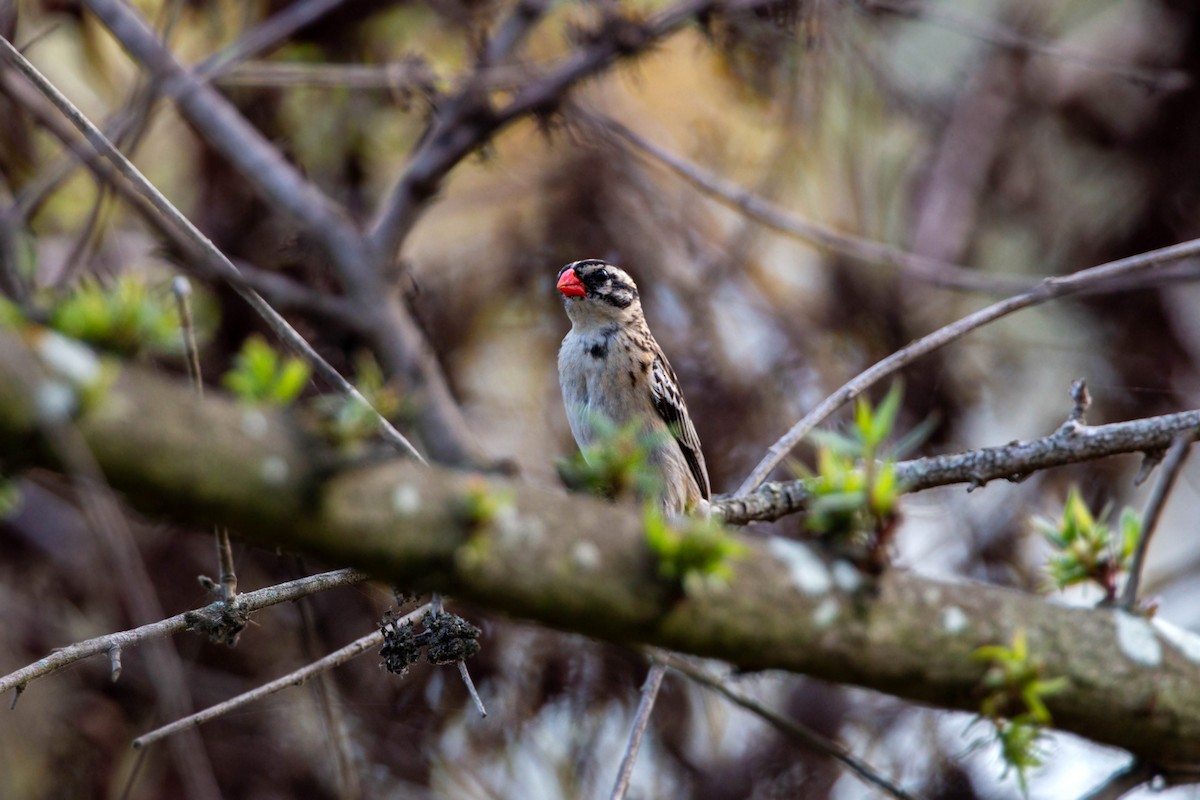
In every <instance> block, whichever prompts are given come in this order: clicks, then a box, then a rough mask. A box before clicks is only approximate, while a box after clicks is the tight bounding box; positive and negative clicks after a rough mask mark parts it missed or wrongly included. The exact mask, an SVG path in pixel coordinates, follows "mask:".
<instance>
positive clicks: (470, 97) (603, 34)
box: [371, 0, 768, 256]
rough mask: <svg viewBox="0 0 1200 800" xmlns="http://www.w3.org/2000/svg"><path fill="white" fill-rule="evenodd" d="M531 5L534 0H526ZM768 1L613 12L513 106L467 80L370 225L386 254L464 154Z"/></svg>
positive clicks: (709, 0) (684, 2)
mask: <svg viewBox="0 0 1200 800" xmlns="http://www.w3.org/2000/svg"><path fill="white" fill-rule="evenodd" d="M525 2H530V0H525ZM767 2H768V0H737V2H721V0H681V2H678V3H676V4H675V5H672V6H670V7H668V8H666V9H664V10H663V11H660V12H659V13H657V14H655V15H654V16H652V17H651V18H650V19H649V20H647V21H646V22H645V23H638V22H634V21H631V20H628V19H625V18H622V17H619V16H609V17H607V18H606V21H605V22H604V23H603V25H604V27H602V28H601V29H600V30H599V31H597V33H596V35H595V36H593V37H592V39H591V40H590V41H589V42H587V43H586V44H584V45H582V46H580V47H577V48H575V49H574V50H573V51H572V52H571V54H570V55H569V56H566V57H565V58H563V59H562V61H560V62H559V63H558V64H557V65H556V66H554V67H552V68H550V69H549V70H548V71H547V72H546V73H545V74H544V75H542V76H541V77H539V78H537V79H535V80H533V81H531V82H530V83H528V84H527V85H525V86H524V87H522V88H521V89H519V90H518V91H517V92H516V93H515V95H514V96H513V98H512V99H511V100H510V101H509V102H508V104H507V105H505V106H503V107H502V108H495V107H494V106H492V104H491V102H490V100H489V99H488V98H487V96H486V94H484V93H483V92H480V91H478V88H477V87H475V86H474V85H473V84H470V83H469V84H468V85H467V87H466V88H464V89H463V90H462V91H461V92H460V93H459V94H458V95H456V96H455V97H454V98H453V99H452V100H451V101H450V102H449V103H448V104H447V105H446V109H445V110H444V111H443V112H442V114H441V115H440V116H439V117H438V118H437V119H436V120H435V121H434V122H433V124H432V126H431V127H430V129H429V130H427V131H426V132H425V136H424V137H423V138H422V141H421V144H420V145H419V146H418V147H417V149H416V150H415V151H414V152H413V154H412V156H411V157H410V158H409V161H408V166H407V167H405V170H404V173H403V174H402V175H401V176H400V179H399V180H398V181H397V182H396V185H395V186H394V187H393V189H392V191H391V193H390V195H389V196H388V199H387V201H386V203H385V204H384V205H383V207H382V208H381V209H380V211H379V213H378V214H377V215H376V217H375V220H374V222H373V224H372V226H371V241H372V242H373V243H374V245H375V248H376V249H377V250H378V251H379V252H380V253H383V254H385V255H387V256H392V255H394V254H395V253H397V252H398V251H399V249H400V246H401V245H402V244H403V242H404V240H405V238H406V237H407V236H408V233H409V231H411V230H412V227H413V226H414V225H415V224H416V222H417V219H418V218H419V216H420V214H421V212H422V211H424V209H425V207H426V206H427V204H428V202H429V200H430V199H431V198H432V197H433V196H434V195H435V194H436V193H437V191H438V188H439V187H440V186H441V182H442V180H443V179H444V178H445V177H446V174H447V173H448V172H449V171H450V170H451V169H452V168H453V167H454V166H455V165H456V164H458V163H459V162H460V161H461V160H462V159H463V158H464V157H466V156H467V155H469V154H470V153H471V152H472V151H474V150H475V149H476V148H477V147H479V145H481V144H483V143H484V142H486V141H487V140H488V139H490V138H491V137H492V136H494V135H495V134H496V133H497V132H498V131H500V130H501V129H502V128H504V127H505V126H506V125H508V124H509V123H511V122H512V121H513V120H515V119H518V118H519V117H522V116H525V115H526V114H531V113H540V112H549V111H553V110H554V109H555V108H557V107H558V106H559V105H560V104H561V103H562V101H563V100H564V98H565V97H566V94H567V92H569V91H570V90H571V89H572V88H573V87H574V86H576V85H577V84H578V83H580V82H581V81H583V80H586V79H587V78H590V77H592V76H594V75H596V74H598V73H600V72H602V71H603V70H605V69H607V68H609V67H610V66H611V65H612V64H613V63H615V62H616V61H617V60H618V59H621V58H629V57H632V56H636V55H638V54H640V53H643V52H645V51H646V50H648V49H649V48H651V47H653V46H654V45H656V44H657V43H658V42H659V41H661V40H662V39H663V38H665V37H666V36H669V35H670V34H672V33H674V32H675V31H677V30H678V29H679V28H681V27H682V26H683V25H684V24H686V23H687V22H689V21H691V20H693V19H695V18H697V17H698V16H701V15H704V14H708V13H713V12H718V11H721V10H733V9H748V8H755V7H758V6H762V5H766V4H767Z"/></svg>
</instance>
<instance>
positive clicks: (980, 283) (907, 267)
mask: <svg viewBox="0 0 1200 800" xmlns="http://www.w3.org/2000/svg"><path fill="white" fill-rule="evenodd" d="M572 116H573V117H574V118H575V119H578V120H580V121H582V122H583V123H584V124H586V125H588V126H589V127H590V128H592V129H593V130H595V131H597V132H599V133H601V134H602V135H604V136H605V137H606V138H607V139H609V140H610V141H615V142H617V143H618V144H620V145H622V146H627V147H632V149H633V150H634V151H636V152H638V153H640V154H642V155H643V156H648V157H649V158H651V159H652V160H653V161H655V162H657V163H659V164H661V165H663V166H665V167H667V168H668V169H670V170H671V171H672V172H674V173H675V174H676V175H678V176H679V177H681V178H683V179H684V180H685V181H687V182H688V183H690V184H692V185H693V186H695V187H696V188H697V189H699V190H701V191H702V192H704V193H705V194H707V195H709V196H710V197H712V198H713V199H715V200H718V201H720V202H721V203H724V204H725V205H727V206H729V207H730V208H733V209H734V210H736V211H738V212H740V213H742V214H744V215H746V216H747V217H749V218H750V219H753V220H754V221H756V222H758V223H760V224H762V225H764V226H766V227H768V228H770V229H771V230H774V231H777V232H779V233H782V234H784V235H785V236H791V237H794V238H797V239H800V240H801V241H804V242H807V243H809V244H812V245H815V246H817V247H823V248H826V249H828V250H830V251H831V252H834V253H838V254H840V255H843V256H848V257H850V258H854V259H858V260H861V261H865V262H868V263H874V264H886V265H888V266H891V267H895V268H897V269H899V270H901V271H902V272H903V273H904V274H905V275H906V276H910V277H912V278H915V279H917V280H920V281H923V282H926V283H929V284H932V285H934V286H940V287H943V288H947V289H963V290H966V291H973V292H987V293H992V294H1008V293H1009V292H1012V291H1015V290H1017V289H1024V288H1027V287H1028V286H1029V283H1030V282H1029V281H1020V280H1011V279H1007V280H1006V279H1003V278H996V277H994V276H989V275H983V274H980V273H979V272H978V271H977V270H972V269H969V268H967V267H963V266H959V265H958V264H951V263H947V262H944V261H938V260H937V259H933V258H927V257H925V256H922V255H918V254H916V253H910V252H908V251H906V250H902V249H901V248H899V247H894V246H892V245H889V244H884V243H883V242H877V241H873V240H871V239H866V238H863V237H861V236H855V235H853V234H849V233H843V232H841V231H836V230H834V229H833V228H829V227H826V226H824V225H819V224H817V223H815V222H813V221H811V220H807V219H804V218H803V217H800V216H797V215H796V214H794V213H792V212H791V211H788V210H786V209H784V208H781V207H780V206H778V205H776V204H775V203H772V202H770V201H769V200H766V199H765V198H763V197H761V196H759V195H757V194H755V193H754V192H752V191H750V190H748V189H746V188H744V187H742V186H738V185H736V184H734V183H731V182H729V181H726V180H724V179H723V178H721V177H719V176H717V175H715V174H713V173H711V172H709V171H707V170H705V169H704V168H702V167H701V166H700V165H698V164H696V163H694V162H692V161H689V160H687V159H685V158H683V157H682V156H680V155H679V154H678V153H673V152H671V151H670V150H667V149H666V148H664V147H661V146H659V145H657V144H655V143H653V142H651V141H650V140H649V139H647V138H645V137H644V136H642V135H641V134H639V133H637V132H635V131H633V130H631V129H629V128H627V127H626V126H624V125H622V124H621V123H619V122H617V121H616V120H614V119H612V118H611V117H606V116H603V115H601V114H598V113H595V112H593V111H584V110H582V109H578V108H576V109H575V110H574V111H573V115H572Z"/></svg>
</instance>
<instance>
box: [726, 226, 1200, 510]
mask: <svg viewBox="0 0 1200 800" xmlns="http://www.w3.org/2000/svg"><path fill="white" fill-rule="evenodd" d="M1198 254H1200V239H1192V240H1191V241H1187V242H1181V243H1180V244H1174V245H1171V246H1169V247H1162V248H1159V249H1158V250H1150V251H1149V252H1145V253H1139V254H1138V255H1136V256H1130V257H1128V258H1122V259H1118V260H1116V261H1110V262H1108V263H1105V264H1101V265H1099V266H1096V267H1091V268H1089V269H1083V270H1080V271H1078V272H1073V273H1071V274H1070V275H1064V276H1061V277H1055V278H1047V279H1045V280H1044V281H1042V282H1041V283H1040V284H1038V285H1037V286H1036V287H1034V288H1033V289H1030V290H1029V291H1027V292H1023V293H1022V294H1019V295H1014V296H1013V297H1010V298H1008V299H1007V300H1001V301H999V302H997V303H993V304H992V305H990V306H988V307H987V308H984V309H981V310H979V311H976V312H975V313H974V314H970V315H968V316H966V317H963V318H962V319H960V320H957V321H956V322H952V323H951V324H949V325H946V326H944V327H942V328H939V329H937V330H936V331H934V332H933V333H931V334H929V335H927V336H925V337H923V338H921V339H918V340H917V341H915V342H912V343H911V344H909V345H906V346H905V347H902V348H901V349H899V350H897V351H896V352H894V353H892V354H891V355H890V356H888V357H887V358H884V359H883V360H882V361H878V362H876V363H875V364H874V365H872V366H871V367H869V368H867V369H866V370H864V371H863V372H861V373H859V374H858V375H857V376H855V377H854V378H852V379H851V380H850V381H848V382H847V383H846V384H844V385H843V386H842V387H841V388H840V389H838V390H837V391H836V392H834V393H833V394H832V395H830V396H829V397H827V398H825V399H824V400H822V401H821V402H820V403H819V404H818V405H817V406H816V408H814V409H813V410H812V411H810V412H809V413H808V414H806V415H805V416H804V418H803V419H801V420H800V421H799V422H797V423H796V424H795V425H793V426H792V427H791V429H790V430H788V432H787V433H785V434H784V435H783V436H781V437H780V438H779V440H778V441H776V442H775V443H774V444H773V445H771V446H770V447H769V448H768V449H767V454H766V455H765V456H764V457H763V459H762V460H761V461H760V462H759V463H758V465H757V466H756V467H755V468H754V470H753V471H752V472H751V473H750V475H749V476H747V478H746V480H744V481H742V485H741V486H739V487H738V490H737V492H735V494H737V495H742V494H746V493H748V492H752V491H754V490H755V489H756V488H758V487H759V486H760V485H762V483H763V481H765V480H766V479H767V477H768V476H769V475H770V474H771V472H772V471H773V470H774V469H775V468H776V467H777V466H779V465H780V464H781V463H783V460H784V459H785V458H787V455H788V453H790V452H791V451H792V448H794V447H795V446H796V445H798V444H799V443H800V442H801V441H802V440H803V439H804V437H805V436H808V434H809V433H810V432H811V431H812V430H813V429H814V428H816V427H817V426H818V425H820V424H821V423H822V422H824V421H825V420H826V419H827V418H828V417H829V415H830V414H832V413H833V412H834V411H836V410H838V409H839V408H841V407H842V406H843V405H845V404H846V403H848V402H850V401H851V400H853V399H854V398H856V397H858V396H859V395H860V394H862V393H863V392H864V391H866V390H867V389H868V388H870V387H871V386H873V385H874V384H875V383H876V382H878V381H879V380H881V379H883V378H886V377H887V376H888V375H892V374H894V373H895V372H897V371H898V370H900V369H901V368H903V367H905V366H906V365H908V364H911V363H912V362H913V361H916V360H917V359H918V358H920V357H921V356H924V355H927V354H929V353H931V352H933V351H934V350H937V349H939V348H941V347H944V346H945V345H947V344H950V343H951V342H954V341H957V340H959V339H961V338H962V337H964V336H966V335H967V334H968V333H970V332H971V331H974V330H976V329H977V328H981V327H983V326H984V325H987V324H988V323H990V322H995V321H996V320H998V319H1001V318H1002V317H1006V316H1008V315H1009V314H1012V313H1015V312H1017V311H1020V310H1022V309H1025V308H1031V307H1033V306H1036V305H1041V304H1042V303H1045V302H1047V301H1050V300H1056V299H1058V298H1061V297H1069V296H1071V295H1073V294H1078V293H1080V292H1082V291H1086V290H1088V289H1097V288H1102V287H1103V284H1104V283H1105V282H1106V281H1108V280H1110V279H1111V278H1116V277H1122V276H1126V275H1130V274H1132V273H1136V272H1141V271H1145V270H1150V269H1153V268H1154V267H1157V266H1159V265H1161V264H1166V263H1168V262H1171V261H1177V260H1179V259H1181V258H1187V257H1189V256H1195V255H1198Z"/></svg>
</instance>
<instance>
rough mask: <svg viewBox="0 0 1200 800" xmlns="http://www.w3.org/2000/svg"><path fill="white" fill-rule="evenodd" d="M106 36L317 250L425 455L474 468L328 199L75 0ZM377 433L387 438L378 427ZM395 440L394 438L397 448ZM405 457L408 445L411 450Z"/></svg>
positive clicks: (148, 43)
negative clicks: (407, 400) (412, 422)
mask: <svg viewBox="0 0 1200 800" xmlns="http://www.w3.org/2000/svg"><path fill="white" fill-rule="evenodd" d="M85 1H86V4H87V7H88V8H89V9H91V10H92V12H93V13H95V14H96V15H97V16H98V17H99V18H100V19H101V21H102V22H103V23H104V24H105V26H106V27H107V28H108V29H109V31H110V32H111V33H112V34H113V36H114V37H115V38H116V39H117V40H118V41H119V42H120V43H121V45H122V46H123V47H125V48H126V50H128V51H129V52H130V54H131V55H133V57H134V58H136V59H137V60H138V61H139V62H141V63H142V64H143V66H145V67H146V68H147V69H148V70H149V71H150V72H151V74H152V75H153V76H154V77H155V78H156V79H157V80H159V81H161V82H162V83H163V92H164V94H167V95H170V96H172V97H174V98H175V101H176V103H177V105H178V107H179V111H180V113H181V114H182V115H183V116H184V118H185V119H187V120H188V122H189V123H191V124H192V126H193V127H195V128H196V130H197V131H198V132H199V133H200V135H201V136H203V137H204V139H205V141H207V142H208V143H209V144H210V145H212V146H213V147H214V148H215V149H216V150H217V151H218V152H220V153H221V154H222V155H223V156H224V157H225V158H226V159H227V160H228V161H229V163H230V164H232V165H233V166H234V168H235V169H237V170H238V172H239V173H240V174H241V175H242V177H243V178H244V179H245V180H247V181H248V182H249V183H250V184H251V185H252V186H254V187H255V189H256V190H257V191H258V192H259V193H260V194H261V195H262V196H263V197H264V198H265V199H266V201H267V202H268V203H269V204H270V205H272V206H273V207H274V208H277V209H278V210H280V211H282V212H284V213H286V214H288V215H289V216H291V217H292V218H293V219H294V220H296V221H297V222H298V223H299V224H300V225H302V226H303V227H304V228H305V230H307V231H308V232H310V233H311V234H312V235H313V236H314V238H315V239H316V240H317V242H319V243H320V244H321V246H322V247H323V249H324V250H325V252H326V254H327V255H328V256H329V259H330V262H331V263H332V264H333V266H334V267H335V268H336V270H337V272H338V274H339V276H340V277H341V279H342V282H343V284H344V285H345V288H346V293H347V295H348V296H349V297H350V299H351V300H352V301H353V302H354V303H355V304H356V305H357V306H358V308H359V315H360V316H361V318H362V319H363V330H365V331H367V332H368V337H367V338H368V339H369V340H370V342H371V344H372V346H373V348H374V349H375V351H376V354H377V355H378V356H379V358H380V361H381V362H382V363H383V365H384V367H385V368H386V369H387V370H388V372H389V373H390V374H396V375H400V376H402V377H403V378H404V379H405V381H406V382H407V383H408V384H409V387H408V388H409V389H410V390H411V391H412V393H413V396H414V398H413V399H414V400H415V402H414V405H415V407H416V409H417V412H416V413H417V417H418V423H419V425H420V427H421V430H422V433H423V435H424V439H425V443H426V444H427V446H429V448H430V450H431V452H432V454H433V455H434V457H435V458H438V459H441V460H444V461H448V462H451V463H470V464H479V463H482V462H483V461H484V457H483V456H482V454H481V453H479V452H478V445H477V444H476V443H475V441H474V439H473V438H472V437H471V435H470V432H469V431H468V429H467V425H466V422H465V420H464V419H463V417H462V412H461V410H460V409H459V407H458V404H457V403H456V402H455V400H454V398H453V395H452V394H451V392H450V388H449V386H448V385H447V383H446V378H445V376H444V375H443V374H442V371H441V367H440V365H439V363H438V360H437V358H436V357H435V355H434V353H433V349H432V348H431V347H430V345H429V343H428V341H426V340H425V337H424V335H423V334H422V332H421V330H420V328H419V327H418V326H417V324H416V322H415V321H414V320H413V319H412V316H411V315H410V314H409V313H408V310H407V309H406V308H405V307H404V306H403V304H402V303H401V302H400V300H399V298H398V297H396V293H395V292H394V291H392V290H391V288H390V287H389V286H388V285H387V283H386V281H385V277H384V275H385V273H386V270H384V269H383V264H384V263H385V261H387V258H386V257H384V256H383V255H382V252H383V251H380V250H379V249H378V248H376V247H374V246H373V245H372V242H371V241H370V240H369V239H368V238H367V237H365V236H363V235H362V234H361V233H360V231H359V230H358V228H357V226H356V225H354V223H353V222H352V221H351V220H350V219H349V218H348V217H347V215H346V213H345V211H344V209H342V208H341V207H340V206H339V205H337V204H336V203H334V202H333V201H332V200H330V199H329V198H328V197H326V196H325V195H324V194H322V193H321V192H320V190H319V189H318V188H317V187H316V186H315V185H313V184H312V183H311V182H309V181H307V180H305V179H304V177H303V176H302V175H301V174H300V173H299V171H298V170H297V169H296V168H295V167H293V166H292V165H291V164H290V163H288V162H287V161H286V160H285V159H284V158H283V156H282V155H281V154H280V153H279V151H278V150H277V149H276V148H275V147H274V146H273V145H272V144H271V143H270V142H269V141H268V140H267V139H266V138H265V137H264V136H263V135H262V134H261V133H259V132H258V130H256V129H255V128H254V126H252V125H251V124H250V123H249V122H248V121H247V120H246V119H245V118H244V117H242V116H241V114H239V113H238V111H237V109H236V108H234V107H233V105H232V104H231V103H230V102H229V101H228V100H226V99H225V98H224V97H222V96H221V94H220V93H219V92H217V91H216V90H215V89H213V88H212V87H211V86H209V85H207V84H206V83H204V82H203V81H202V80H201V79H200V78H198V77H197V76H196V75H194V74H192V73H190V72H188V71H187V70H186V69H184V68H183V66H181V65H180V64H179V62H177V61H176V60H175V58H174V56H172V54H171V53H170V52H169V51H168V50H167V49H166V48H165V47H163V45H162V43H161V42H159V41H158V39H157V37H156V36H155V35H154V32H153V31H152V30H151V29H150V28H149V27H148V26H147V25H146V23H145V21H144V20H142V18H141V17H140V16H139V15H138V13H137V12H136V11H135V10H134V9H133V8H132V7H130V6H128V5H126V4H124V3H123V2H121V0H85ZM384 432H385V434H387V435H388V436H389V438H392V439H393V440H394V437H392V436H391V434H390V433H388V432H387V431H386V430H385V431H384ZM397 443H398V442H397ZM413 452H415V449H413Z"/></svg>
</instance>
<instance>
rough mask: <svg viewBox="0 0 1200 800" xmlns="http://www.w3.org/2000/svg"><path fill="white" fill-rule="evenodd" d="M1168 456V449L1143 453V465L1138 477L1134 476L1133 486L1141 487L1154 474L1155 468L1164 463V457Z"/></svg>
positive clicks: (1139, 468) (1161, 448) (1139, 469)
mask: <svg viewBox="0 0 1200 800" xmlns="http://www.w3.org/2000/svg"><path fill="white" fill-rule="evenodd" d="M1166 454H1167V448H1165V447H1160V448H1158V449H1157V450H1146V451H1145V452H1143V453H1142V464H1141V466H1140V467H1138V471H1137V475H1134V476H1133V485H1134V486H1141V485H1142V484H1143V483H1145V482H1146V480H1147V479H1148V478H1149V477H1150V475H1151V473H1153V472H1154V468H1155V467H1157V466H1158V465H1159V464H1161V463H1162V460H1163V457H1164V456H1166Z"/></svg>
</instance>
